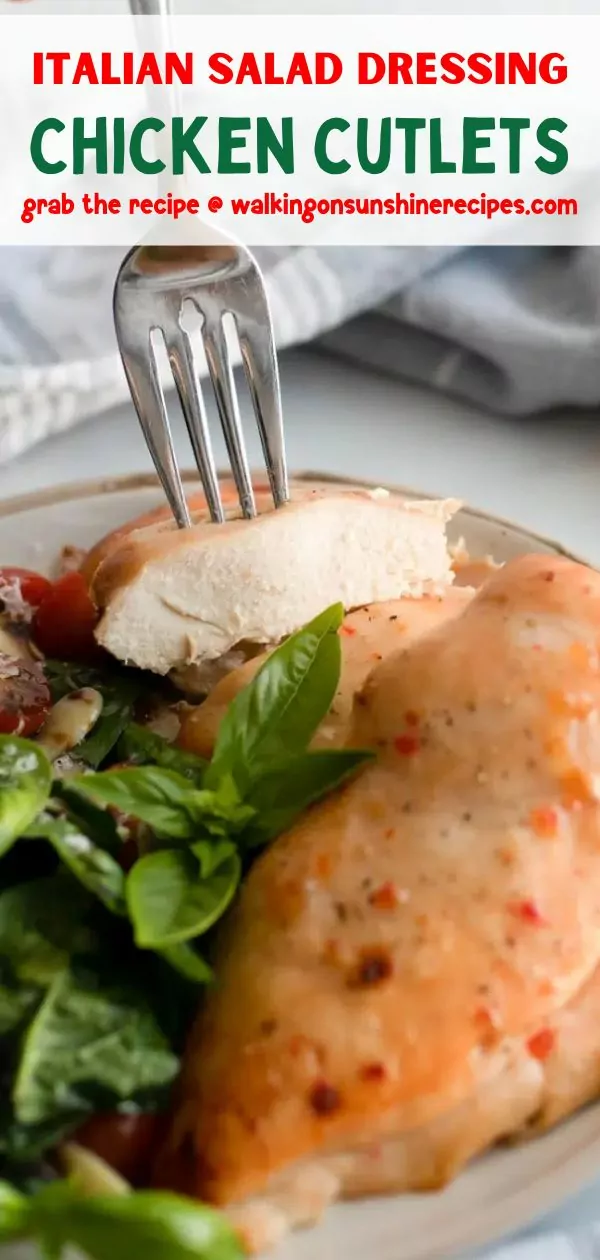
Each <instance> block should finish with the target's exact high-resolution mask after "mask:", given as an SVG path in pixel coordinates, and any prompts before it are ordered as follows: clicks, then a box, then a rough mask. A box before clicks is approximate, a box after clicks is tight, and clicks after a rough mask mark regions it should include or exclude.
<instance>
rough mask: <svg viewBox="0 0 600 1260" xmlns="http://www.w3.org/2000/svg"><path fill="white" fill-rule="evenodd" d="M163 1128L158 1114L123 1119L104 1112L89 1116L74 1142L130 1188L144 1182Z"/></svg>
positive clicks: (76, 1134)
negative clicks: (100, 1161) (112, 1171)
mask: <svg viewBox="0 0 600 1260" xmlns="http://www.w3.org/2000/svg"><path fill="white" fill-rule="evenodd" d="M163 1126H164V1117H163V1116H160V1115H136V1116H122V1115H119V1113H118V1112H106V1113H101V1114H99V1115H97V1116H91V1117H90V1119H89V1120H86V1121H85V1123H84V1124H83V1125H82V1126H81V1128H80V1129H78V1130H77V1133H75V1134H74V1140H75V1141H76V1142H78V1143H79V1145H80V1146H85V1148H86V1150H88V1151H93V1153H94V1155H98V1156H99V1158H100V1159H103V1160H104V1162H105V1163H106V1164H109V1165H110V1167H111V1168H114V1169H115V1172H118V1173H120V1174H121V1176H122V1177H124V1178H125V1180H126V1181H129V1182H131V1184H132V1185H141V1184H143V1183H144V1182H145V1181H147V1179H148V1177H149V1174H150V1166H151V1163H152V1160H153V1157H154V1154H155V1151H156V1145H157V1141H158V1140H159V1138H160V1136H161V1134H162V1129H163Z"/></svg>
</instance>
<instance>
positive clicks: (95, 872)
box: [26, 814, 127, 914]
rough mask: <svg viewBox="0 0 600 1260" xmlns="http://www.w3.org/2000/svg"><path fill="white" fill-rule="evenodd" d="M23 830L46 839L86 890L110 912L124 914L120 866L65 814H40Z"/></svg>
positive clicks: (123, 881)
mask: <svg viewBox="0 0 600 1260" xmlns="http://www.w3.org/2000/svg"><path fill="white" fill-rule="evenodd" d="M26 834H27V836H34V837H38V838H39V837H41V838H43V839H45V840H49V841H50V844H51V845H52V847H53V848H54V850H55V851H56V853H57V854H58V856H59V858H60V859H61V861H62V862H64V864H65V866H67V867H68V868H69V870H70V871H71V873H72V874H73V875H74V876H75V878H76V879H78V880H79V882H80V883H81V884H83V886H84V888H87V890H88V892H91V893H93V894H94V896H95V897H99V899H100V901H102V902H103V904H104V905H105V906H106V907H107V909H108V910H112V912H113V914H127V907H126V905H125V875H124V872H123V870H122V868H121V867H120V866H119V863H118V862H116V861H115V859H114V857H112V856H111V854H110V853H106V852H105V850H104V849H101V848H99V847H98V845H97V844H94V842H93V840H90V838H89V836H87V835H85V834H84V832H82V831H80V829H79V828H78V827H77V826H76V825H75V823H73V822H71V821H70V820H69V819H68V818H55V817H53V816H52V815H51V814H40V816H39V818H37V819H36V821H35V822H34V823H32V824H31V826H30V827H29V829H28V831H27V833H26Z"/></svg>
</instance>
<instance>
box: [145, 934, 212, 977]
mask: <svg viewBox="0 0 600 1260" xmlns="http://www.w3.org/2000/svg"><path fill="white" fill-rule="evenodd" d="M158 952H159V953H160V956H161V958H164V960H165V962H166V963H168V964H169V966H170V967H172V968H173V970H174V971H177V972H179V975H180V976H183V977H184V978H185V979H186V980H190V981H191V982H192V983H193V984H211V983H212V981H213V980H214V978H215V977H214V972H213V971H212V969H211V968H210V967H209V965H208V963H207V962H205V961H204V959H203V957H202V955H201V954H199V953H198V951H197V950H196V949H195V947H194V945H193V944H191V943H190V942H185V941H178V943H177V944H176V945H167V946H165V948H164V949H161V950H159V951H158Z"/></svg>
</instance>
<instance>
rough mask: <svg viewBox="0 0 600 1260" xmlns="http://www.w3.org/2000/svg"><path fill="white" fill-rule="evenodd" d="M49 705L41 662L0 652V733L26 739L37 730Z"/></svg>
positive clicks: (46, 713)
mask: <svg viewBox="0 0 600 1260" xmlns="http://www.w3.org/2000/svg"><path fill="white" fill-rule="evenodd" d="M50 706H51V699H50V688H49V687H48V683H47V682H46V679H45V678H44V673H43V670H42V667H41V665H38V663H37V661H24V660H21V659H19V660H17V659H16V658H15V657H12V656H7V655H6V654H5V653H4V652H0V733H1V734H2V735H22V736H23V737H24V738H25V739H28V738H29V737H30V736H31V735H35V733H36V731H39V729H40V726H41V725H42V723H43V722H45V720H46V718H47V716H48V714H49V712H50Z"/></svg>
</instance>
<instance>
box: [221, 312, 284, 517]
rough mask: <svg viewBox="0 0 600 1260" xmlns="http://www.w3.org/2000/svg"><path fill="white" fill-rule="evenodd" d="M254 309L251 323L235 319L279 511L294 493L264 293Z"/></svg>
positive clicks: (240, 317) (273, 347)
mask: <svg viewBox="0 0 600 1260" xmlns="http://www.w3.org/2000/svg"><path fill="white" fill-rule="evenodd" d="M252 307H253V310H252V319H251V320H250V319H248V318H244V317H243V316H242V315H240V314H239V313H236V314H234V319H235V324H236V328H237V332H238V337H239V342H240V349H241V352H242V362H243V364H244V370H245V373H246V380H247V382H248V389H249V390H250V395H251V397H252V403H253V406H254V413H255V415H256V422H257V424H258V431H259V433H260V440H261V445H262V448H263V453H264V457H265V463H266V465H267V473H268V477H269V482H270V485H271V491H272V494H273V502H274V504H275V507H282V506H283V504H284V503H287V501H288V499H289V497H290V492H289V486H288V478H287V467H286V459H285V445H284V438H283V415H282V409H281V389H280V385H279V371H278V368H277V357H276V354H275V343H274V340H273V331H272V326H271V318H270V313H269V309H268V305H267V301H266V295H265V294H264V292H263V291H262V289H258V290H257V291H256V292H255V293H254V294H253V298H252ZM255 312H256V314H255ZM255 320H258V321H259V324H260V336H259V337H257V336H254V324H255Z"/></svg>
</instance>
